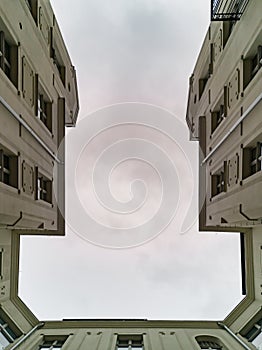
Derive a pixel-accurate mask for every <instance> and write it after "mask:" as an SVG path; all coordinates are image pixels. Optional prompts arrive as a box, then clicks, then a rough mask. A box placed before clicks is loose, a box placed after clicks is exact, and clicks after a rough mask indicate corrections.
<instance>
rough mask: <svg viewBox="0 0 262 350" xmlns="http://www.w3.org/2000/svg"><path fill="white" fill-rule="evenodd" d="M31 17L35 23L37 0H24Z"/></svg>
mask: <svg viewBox="0 0 262 350" xmlns="http://www.w3.org/2000/svg"><path fill="white" fill-rule="evenodd" d="M25 2H26V4H27V6H28V8H29V10H30V12H31V14H32V16H33V18H34V21H35V22H36V23H37V8H38V6H37V0H25Z"/></svg>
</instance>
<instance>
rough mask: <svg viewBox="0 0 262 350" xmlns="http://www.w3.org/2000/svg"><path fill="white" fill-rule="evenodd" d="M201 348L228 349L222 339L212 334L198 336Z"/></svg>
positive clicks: (208, 349)
mask: <svg viewBox="0 0 262 350" xmlns="http://www.w3.org/2000/svg"><path fill="white" fill-rule="evenodd" d="M196 341H197V343H198V345H199V347H200V349H207V350H227V348H226V347H225V346H224V345H223V343H222V342H221V341H220V339H218V338H216V337H212V336H200V337H197V338H196Z"/></svg>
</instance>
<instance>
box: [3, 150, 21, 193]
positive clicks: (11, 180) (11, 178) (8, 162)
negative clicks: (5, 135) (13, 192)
mask: <svg viewBox="0 0 262 350" xmlns="http://www.w3.org/2000/svg"><path fill="white" fill-rule="evenodd" d="M0 147H1V146H0ZM0 182H3V183H4V184H6V185H9V186H12V187H15V188H17V187H18V157H17V156H16V155H14V154H12V153H11V152H8V151H7V150H6V149H1V148H0Z"/></svg>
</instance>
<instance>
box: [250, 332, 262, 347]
mask: <svg viewBox="0 0 262 350" xmlns="http://www.w3.org/2000/svg"><path fill="white" fill-rule="evenodd" d="M252 344H254V345H255V346H256V348H257V349H258V350H262V333H260V334H259V335H258V336H257V337H256V338H255V339H254V340H253V341H252Z"/></svg>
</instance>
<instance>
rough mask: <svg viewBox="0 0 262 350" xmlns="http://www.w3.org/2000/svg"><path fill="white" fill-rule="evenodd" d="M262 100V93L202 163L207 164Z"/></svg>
mask: <svg viewBox="0 0 262 350" xmlns="http://www.w3.org/2000/svg"><path fill="white" fill-rule="evenodd" d="M261 100H262V94H260V95H259V96H258V97H257V98H256V99H255V100H254V101H253V102H252V103H251V105H250V106H249V107H248V109H247V110H246V111H245V112H244V113H243V115H242V116H241V117H240V118H239V119H238V121H237V122H236V123H235V124H234V125H233V126H232V127H231V128H230V130H229V131H228V132H227V133H226V134H225V136H223V137H222V139H221V140H220V141H219V142H218V143H217V144H216V146H215V147H214V148H213V149H212V151H211V152H210V153H209V154H208V155H207V156H206V158H205V159H204V160H203V161H202V163H201V165H203V164H205V163H206V162H207V161H208V159H209V158H210V157H211V156H212V154H214V153H215V152H216V150H217V149H218V148H219V147H220V146H221V145H222V143H224V142H225V140H226V139H227V138H228V137H229V136H230V135H231V134H232V132H233V131H234V130H235V129H236V128H237V127H238V126H239V124H240V123H241V122H242V121H243V120H244V119H245V118H246V117H247V116H248V114H249V113H250V112H251V111H252V110H253V109H254V108H255V107H256V105H257V104H259V102H260V101H261Z"/></svg>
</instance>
